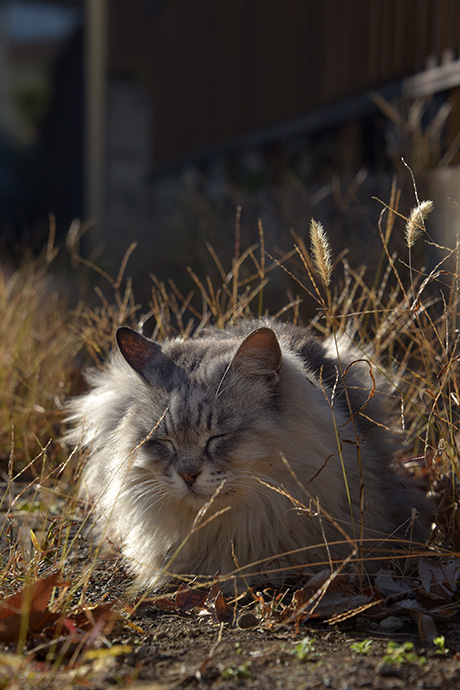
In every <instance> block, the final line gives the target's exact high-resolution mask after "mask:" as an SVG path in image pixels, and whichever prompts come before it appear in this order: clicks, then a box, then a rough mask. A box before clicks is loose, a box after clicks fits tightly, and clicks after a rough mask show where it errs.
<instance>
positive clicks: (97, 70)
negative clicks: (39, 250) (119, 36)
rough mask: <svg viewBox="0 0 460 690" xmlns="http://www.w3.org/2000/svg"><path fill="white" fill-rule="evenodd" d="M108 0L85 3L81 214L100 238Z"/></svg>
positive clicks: (103, 175)
mask: <svg viewBox="0 0 460 690" xmlns="http://www.w3.org/2000/svg"><path fill="white" fill-rule="evenodd" d="M108 3H109V0H86V4H85V65H84V75H85V76H84V81H85V165H84V176H85V179H84V195H85V196H84V207H85V216H86V217H87V218H92V219H94V221H95V233H94V234H93V236H94V238H95V240H96V241H98V242H99V241H101V240H103V239H104V201H105V199H104V196H105V194H104V192H105V190H104V187H105V184H104V182H105V157H106V139H105V133H106V130H107V28H108V27H107V22H108Z"/></svg>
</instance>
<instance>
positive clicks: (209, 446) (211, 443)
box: [206, 434, 229, 453]
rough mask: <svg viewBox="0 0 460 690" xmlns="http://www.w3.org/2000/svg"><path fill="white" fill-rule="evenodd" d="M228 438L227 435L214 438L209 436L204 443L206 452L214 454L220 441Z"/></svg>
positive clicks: (217, 435)
mask: <svg viewBox="0 0 460 690" xmlns="http://www.w3.org/2000/svg"><path fill="white" fill-rule="evenodd" d="M228 437H229V435H228V434H216V435H215V436H211V437H210V438H209V439H208V441H207V443H206V452H207V453H214V452H215V451H216V450H217V448H218V446H219V445H220V444H221V443H222V441H225V439H227V438H228Z"/></svg>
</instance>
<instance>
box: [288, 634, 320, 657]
mask: <svg viewBox="0 0 460 690" xmlns="http://www.w3.org/2000/svg"><path fill="white" fill-rule="evenodd" d="M315 644H316V637H309V636H308V635H307V637H304V638H303V640H300V642H298V643H297V644H296V645H295V646H294V649H293V651H292V654H293V655H294V656H295V657H296V659H298V660H299V661H314V660H316V659H318V658H319V657H320V656H322V654H321V652H316V651H315Z"/></svg>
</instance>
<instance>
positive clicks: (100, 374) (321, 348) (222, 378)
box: [67, 320, 416, 588]
mask: <svg viewBox="0 0 460 690" xmlns="http://www.w3.org/2000/svg"><path fill="white" fill-rule="evenodd" d="M117 343H118V350H117V351H115V352H114V354H113V356H112V358H111V360H110V362H109V363H108V365H107V366H106V368H105V369H104V370H102V371H96V372H92V373H90V374H89V376H88V381H89V384H90V386H91V389H90V391H89V392H88V393H87V394H85V395H83V396H80V397H78V398H76V399H74V400H73V401H72V402H71V403H70V410H71V412H70V416H69V420H70V423H71V425H72V427H73V428H72V430H71V431H70V432H69V434H68V436H67V441H68V442H70V443H73V444H81V445H82V446H83V447H84V448H85V449H87V451H88V460H87V464H86V468H85V471H84V475H83V492H84V493H85V495H86V496H87V498H89V500H90V501H91V503H92V504H93V506H94V510H95V513H96V515H97V522H98V525H99V526H100V531H101V533H103V534H104V535H105V536H107V537H109V538H110V539H112V540H116V541H117V542H118V543H120V546H121V549H122V552H123V554H124V556H125V557H126V560H127V563H128V564H129V567H130V568H131V570H132V571H133V572H134V573H135V574H136V575H137V576H138V577H139V579H140V581H141V583H142V584H144V585H147V586H149V587H157V586H159V585H161V584H163V583H164V582H166V581H167V580H168V579H170V578H171V577H172V576H174V575H178V576H180V575H182V576H184V577H188V576H191V577H192V576H195V575H200V576H208V577H211V578H212V577H213V576H215V575H219V576H221V579H222V581H224V582H226V583H227V588H228V587H230V588H231V587H232V586H233V585H232V582H234V581H235V580H236V579H238V581H239V585H241V582H245V583H253V582H254V581H255V580H256V581H257V580H261V579H263V578H264V577H267V578H269V579H270V580H271V581H273V580H279V579H280V577H281V576H284V575H286V574H292V573H294V574H295V573H297V574H299V573H301V571H302V569H304V568H306V567H308V564H315V563H316V564H317V563H321V562H323V563H328V562H329V561H330V559H340V558H343V557H345V556H346V555H348V554H350V553H352V551H353V548H354V546H355V545H356V544H357V543H358V542H359V540H360V539H364V541H363V542H362V545H364V546H365V547H366V548H368V549H370V551H371V555H372V556H373V557H375V556H376V555H378V550H379V547H380V546H381V545H382V544H383V545H384V546H385V539H386V538H387V537H388V536H389V535H391V536H393V537H394V536H395V535H398V536H399V537H401V536H402V537H403V536H404V534H406V533H407V534H408V533H409V528H412V527H411V522H410V515H411V507H412V506H413V505H414V504H415V502H416V501H415V497H414V494H413V492H412V490H411V489H410V486H409V485H408V484H407V482H406V483H404V481H403V479H402V478H401V477H398V476H396V475H395V474H394V473H393V472H392V470H391V467H390V465H391V456H392V451H393V442H392V441H391V436H390V434H389V433H388V432H386V431H385V430H384V428H383V424H382V405H381V400H380V399H382V398H383V397H384V396H385V395H386V393H385V392H383V393H379V392H377V391H376V390H375V387H374V381H375V380H377V381H378V380H379V377H378V375H377V372H376V369H375V366H374V365H372V364H371V363H370V362H368V361H365V360H366V358H365V357H364V355H363V354H362V353H361V352H360V351H358V350H357V349H355V348H354V347H353V346H348V345H346V343H345V342H344V339H342V341H341V344H339V356H337V347H336V343H335V342H334V340H333V339H332V338H331V339H329V340H326V341H325V342H324V343H321V342H319V341H318V340H317V339H315V338H314V337H312V336H311V335H309V333H308V331H306V330H305V329H302V328H299V327H295V326H288V325H284V324H281V323H278V322H275V321H270V320H267V321H264V322H258V323H254V322H252V323H247V324H245V323H243V324H242V325H240V326H239V327H238V328H236V329H229V330H219V329H217V328H212V329H209V330H208V331H207V332H206V333H205V334H204V335H203V336H202V337H199V338H196V339H190V340H184V339H182V338H177V339H169V340H166V341H165V342H163V343H162V344H161V345H160V344H158V343H156V342H153V341H151V340H148V339H147V338H144V337H143V336H142V335H140V334H138V333H136V332H135V331H133V330H131V329H129V328H120V329H119V330H118V332H117ZM348 365H350V366H349V369H348V371H347V370H346V367H347V366H348ZM370 419H373V420H375V421H376V422H377V423H373V422H371V421H370ZM370 544H371V546H369V545H370ZM385 548H386V549H387V550H388V549H389V547H388V544H386V546H385ZM355 553H358V555H359V553H360V552H359V551H358V552H355ZM225 576H227V578H226V577H225ZM232 578H233V580H232ZM229 583H230V584H229Z"/></svg>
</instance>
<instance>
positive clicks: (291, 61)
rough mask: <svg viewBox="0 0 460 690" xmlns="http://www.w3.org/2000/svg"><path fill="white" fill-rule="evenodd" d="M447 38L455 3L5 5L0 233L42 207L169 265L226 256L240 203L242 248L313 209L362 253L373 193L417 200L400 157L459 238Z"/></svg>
mask: <svg viewBox="0 0 460 690" xmlns="http://www.w3.org/2000/svg"><path fill="white" fill-rule="evenodd" d="M459 47H460V0H346V1H343V0H321V2H318V1H317V0H282V1H281V0H219V1H218V2H216V1H215V0H193V2H192V1H190V0H129V2H128V1H127V0H86V2H84V1H83V0H0V224H1V238H2V240H3V245H5V244H8V246H9V248H10V250H11V247H14V246H16V245H17V246H20V245H21V244H23V243H24V241H26V242H28V243H32V244H35V245H37V246H39V244H40V242H42V241H43V238H44V237H45V236H46V232H47V227H48V219H49V213H50V212H52V213H53V214H54V215H55V217H56V223H57V228H58V232H59V233H61V235H62V236H63V235H65V233H66V232H67V230H68V228H69V227H70V225H71V223H72V221H73V219H75V218H78V219H80V220H81V221H82V222H86V221H89V220H90V222H91V223H92V225H93V228H92V229H91V231H90V232H88V234H87V236H86V240H85V242H86V245H85V251H87V252H88V253H90V252H94V251H95V250H96V249H97V248H98V247H103V246H104V247H106V250H105V251H106V257H107V259H106V260H107V261H108V263H109V264H110V261H112V262H113V264H114V265H115V264H116V263H117V262H119V260H120V257H121V256H122V255H123V252H124V251H125V250H126V248H127V246H128V245H129V244H130V242H131V241H133V240H137V241H139V242H140V244H141V247H142V251H141V252H138V256H137V258H136V259H135V270H136V271H137V272H138V273H139V274H140V275H147V274H148V272H149V271H153V272H155V273H157V274H159V275H160V276H161V275H162V273H163V274H164V277H167V276H168V275H170V274H171V272H173V271H174V270H177V271H178V272H179V273H180V271H181V270H182V271H183V266H184V264H185V263H189V262H192V263H193V262H195V263H197V264H203V268H204V269H205V268H206V266H205V264H206V262H207V261H208V260H209V257H208V255H207V253H206V250H205V243H206V242H208V241H209V242H211V243H212V244H213V245H214V246H215V247H216V249H217V251H222V252H224V253H225V251H227V250H228V249H229V246H231V244H232V242H233V230H232V228H233V223H234V216H235V208H236V207H237V206H238V205H241V206H242V208H243V212H242V233H243V239H244V240H245V241H247V242H248V243H250V242H252V241H254V240H255V239H257V237H258V225H257V219H258V218H259V217H260V218H261V219H262V221H263V224H264V228H265V232H266V235H267V238H268V240H269V241H270V243H272V244H273V245H279V246H281V247H282V246H283V243H284V244H289V241H290V236H289V229H290V228H291V227H294V228H295V229H296V230H297V231H298V232H303V231H304V229H305V227H306V225H307V224H308V222H309V219H310V216H311V215H314V216H315V217H316V218H318V220H321V221H323V222H324V223H325V224H326V226H327V227H328V229H329V230H330V232H332V233H333V237H334V239H333V241H334V242H336V244H337V246H338V249H339V250H340V249H341V248H343V246H344V245H345V244H346V243H347V242H349V240H350V238H352V239H353V242H354V244H355V246H356V248H357V253H358V257H359V256H360V249H361V250H362V252H363V253H364V255H365V256H366V257H367V256H368V250H367V248H366V242H368V236H369V227H370V226H371V225H372V224H373V225H374V226H375V221H376V218H377V217H378V214H379V213H380V210H381V206H380V205H379V204H378V203H377V202H372V196H373V195H376V196H379V197H380V198H384V199H385V200H388V195H389V190H390V187H391V181H392V178H393V176H394V175H395V174H396V175H398V178H399V179H398V183H399V185H400V187H401V188H402V189H403V192H404V194H405V195H406V199H407V203H408V204H411V205H413V204H414V203H415V198H414V193H413V189H412V181H411V178H410V174H409V171H408V170H407V168H405V167H404V165H403V163H402V161H401V157H404V159H405V160H406V161H407V163H408V164H409V165H410V167H411V169H412V170H413V172H414V175H415V177H416V179H417V184H418V186H419V194H420V195H421V196H426V195H430V196H432V197H433V196H434V197H435V201H436V207H437V209H438V210H437V213H438V216H437V221H436V222H437V227H438V237H439V238H441V239H442V240H443V241H448V240H452V238H453V237H454V236H455V233H456V232H457V230H456V229H455V228H456V227H457V223H458V221H459V220H460V217H459V214H458V208H459V206H458V202H459V201H460V193H458V192H457V189H459V188H460V185H459V180H460V178H459V176H458V170H457V165H458V163H459V162H460V157H459V154H458V148H459V145H460V110H459V96H460V59H459V57H460V56H459ZM440 189H442V190H443V192H442V194H440V192H439V190H440ZM402 211H403V212H404V211H406V212H407V211H408V208H402ZM446 238H447V239H446ZM207 257H208V258H207Z"/></svg>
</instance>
